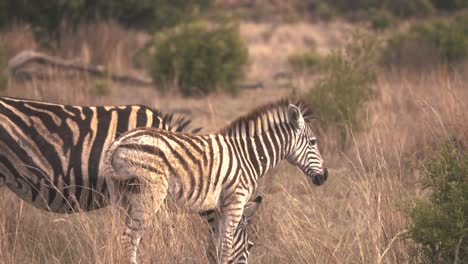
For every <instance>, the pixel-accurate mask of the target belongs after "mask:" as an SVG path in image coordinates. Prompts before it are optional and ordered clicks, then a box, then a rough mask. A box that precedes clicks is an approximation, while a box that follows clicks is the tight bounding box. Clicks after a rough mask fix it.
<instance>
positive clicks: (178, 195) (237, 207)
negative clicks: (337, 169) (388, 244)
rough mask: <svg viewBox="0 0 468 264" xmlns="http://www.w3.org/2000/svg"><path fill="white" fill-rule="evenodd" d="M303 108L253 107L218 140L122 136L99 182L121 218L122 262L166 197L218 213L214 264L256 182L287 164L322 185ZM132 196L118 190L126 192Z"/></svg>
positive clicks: (229, 249)
mask: <svg viewBox="0 0 468 264" xmlns="http://www.w3.org/2000/svg"><path fill="white" fill-rule="evenodd" d="M309 116H310V115H309V112H308V110H307V108H306V107H304V104H303V103H301V102H298V101H293V100H291V99H282V100H279V101H277V102H273V103H271V104H268V105H265V106H263V107H260V108H258V109H256V110H254V111H252V112H251V113H249V114H247V115H246V116H244V117H241V118H239V119H237V120H235V121H234V122H232V123H231V124H230V125H228V126H227V127H225V128H223V129H221V131H220V132H218V133H214V134H207V135H193V134H184V133H177V132H171V131H165V130H160V129H148V128H139V129H135V130H133V131H129V132H127V133H125V134H124V135H122V136H121V137H120V138H118V139H117V140H116V141H114V142H113V143H112V145H111V146H110V147H109V150H108V151H107V153H106V157H105V161H104V169H103V170H104V174H105V177H106V182H107V183H108V185H109V191H110V194H111V202H112V203H114V204H120V205H122V206H123V207H124V208H126V210H127V214H126V219H125V228H124V230H123V232H122V236H121V238H122V244H123V246H124V248H125V250H126V252H127V253H128V258H129V261H130V262H132V263H136V262H137V254H136V253H137V248H138V244H139V242H140V239H141V237H142V235H143V230H144V224H145V221H146V220H147V219H148V217H149V213H150V212H153V213H154V212H156V211H158V209H159V207H160V206H161V204H162V202H163V201H164V199H166V197H170V198H171V199H174V200H176V201H178V202H179V203H181V204H183V205H184V206H187V208H188V209H189V210H191V211H194V212H200V211H206V210H212V209H215V208H217V210H219V212H220V219H219V232H218V234H217V241H216V250H217V256H216V257H217V261H218V262H219V263H230V262H231V261H232V260H233V259H232V256H233V251H234V247H233V244H234V243H233V241H234V240H233V237H234V233H235V230H236V227H237V226H239V223H240V221H241V220H242V215H243V212H244V208H245V206H246V204H247V202H248V201H249V200H250V199H251V197H252V194H253V193H254V192H255V191H256V189H257V180H258V179H259V178H260V177H262V176H263V175H264V174H265V173H266V172H267V171H268V170H269V169H271V168H272V167H274V166H276V165H277V164H278V163H279V162H280V161H281V160H283V159H286V160H288V161H289V162H290V163H291V164H293V165H295V166H297V167H298V168H299V169H300V170H301V171H302V172H303V173H304V174H306V175H307V176H309V177H311V179H312V182H313V183H314V184H316V185H321V184H323V183H324V182H325V181H326V179H327V177H328V172H327V169H326V168H325V166H324V162H323V159H322V157H321V155H320V152H319V150H318V147H317V140H316V138H315V136H314V134H313V132H312V130H311V128H310V126H309V125H308V124H307V123H306V121H307V120H308V119H309V118H310V117H309ZM127 183H128V184H130V185H131V187H132V188H122V186H125V185H126V184H127Z"/></svg>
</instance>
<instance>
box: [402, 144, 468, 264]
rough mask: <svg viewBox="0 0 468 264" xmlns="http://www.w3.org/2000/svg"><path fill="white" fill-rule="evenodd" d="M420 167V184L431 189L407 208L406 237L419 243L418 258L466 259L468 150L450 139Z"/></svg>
mask: <svg viewBox="0 0 468 264" xmlns="http://www.w3.org/2000/svg"><path fill="white" fill-rule="evenodd" d="M420 171H421V173H422V175H423V181H422V184H423V188H425V189H430V190H431V191H432V194H431V196H430V197H429V199H424V200H419V201H417V203H416V205H415V206H414V207H413V208H412V209H411V211H410V219H411V221H410V224H409V237H410V238H411V239H413V240H414V241H416V242H417V243H419V244H420V248H419V250H418V252H417V253H418V255H419V257H420V259H421V260H422V261H423V263H456V262H458V263H467V261H468V239H467V235H468V225H467V219H468V151H467V150H466V149H465V147H464V146H463V144H462V143H461V142H460V141H457V140H450V141H448V142H446V143H445V144H444V145H442V147H441V148H440V150H439V151H437V152H436V153H435V154H434V156H433V157H432V158H429V159H427V160H425V161H424V162H423V164H422V166H421V170H420ZM456 258H458V260H457V261H456V260H455V259H456Z"/></svg>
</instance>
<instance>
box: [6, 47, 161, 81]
mask: <svg viewBox="0 0 468 264" xmlns="http://www.w3.org/2000/svg"><path fill="white" fill-rule="evenodd" d="M32 62H36V63H39V64H43V65H49V66H53V67H56V68H59V69H66V70H76V71H79V72H86V73H89V74H92V75H95V76H98V77H103V78H110V79H111V80H113V81H118V82H127V83H135V84H140V85H153V81H152V80H151V79H150V78H146V77H141V76H134V75H128V74H116V73H112V72H110V71H109V69H107V68H106V67H104V66H102V65H92V64H85V63H81V62H77V61H73V60H65V59H62V58H60V57H55V56H49V55H47V54H44V53H41V52H37V51H33V50H23V51H21V52H20V53H18V54H17V55H16V56H14V57H13V58H11V59H10V60H9V61H8V68H9V70H10V73H11V75H12V76H13V77H14V78H24V77H25V76H27V78H32V77H33V75H35V74H36V73H35V72H34V71H32V70H24V69H23V68H24V67H25V66H26V65H27V64H29V63H32ZM37 75H38V76H39V77H40V78H45V76H44V74H43V73H39V72H38V73H37ZM51 78H53V76H47V79H51Z"/></svg>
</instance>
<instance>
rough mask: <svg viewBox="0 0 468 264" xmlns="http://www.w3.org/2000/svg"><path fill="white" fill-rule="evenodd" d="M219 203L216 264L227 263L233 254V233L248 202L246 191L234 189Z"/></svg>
mask: <svg viewBox="0 0 468 264" xmlns="http://www.w3.org/2000/svg"><path fill="white" fill-rule="evenodd" d="M223 196H224V197H223V198H222V201H221V203H220V207H221V208H220V210H221V219H220V223H221V225H220V232H219V242H218V246H217V256H218V257H217V258H218V263H221V264H225V263H228V262H229V261H230V260H231V259H232V257H233V253H234V248H233V238H234V233H235V231H236V229H237V226H238V225H239V223H240V221H241V220H242V215H243V213H244V207H245V205H246V203H247V201H248V200H249V198H248V197H249V194H248V191H247V190H241V189H238V188H237V189H235V190H232V191H230V192H226V193H225V194H224V195H223Z"/></svg>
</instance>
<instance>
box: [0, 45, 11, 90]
mask: <svg viewBox="0 0 468 264" xmlns="http://www.w3.org/2000/svg"><path fill="white" fill-rule="evenodd" d="M8 80H9V75H8V61H7V57H6V54H5V50H4V48H3V47H2V45H0V90H6V89H7V88H8Z"/></svg>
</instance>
